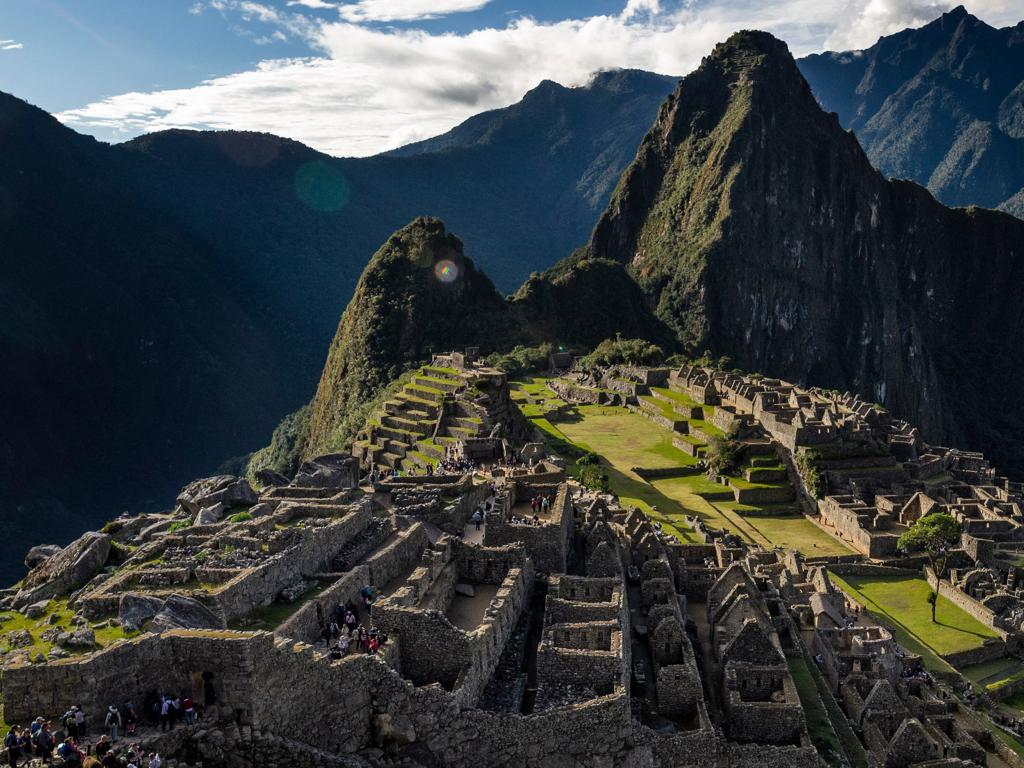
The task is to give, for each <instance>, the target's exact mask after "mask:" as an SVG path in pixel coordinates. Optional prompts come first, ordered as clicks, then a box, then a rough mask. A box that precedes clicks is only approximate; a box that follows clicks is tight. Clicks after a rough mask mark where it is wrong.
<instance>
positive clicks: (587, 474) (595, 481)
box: [576, 464, 608, 493]
mask: <svg viewBox="0 0 1024 768" xmlns="http://www.w3.org/2000/svg"><path fill="white" fill-rule="evenodd" d="M576 479H577V480H578V481H579V483H580V485H583V486H584V487H586V488H589V489H590V490H592V491H598V492H599V493H608V475H607V474H605V472H604V471H603V470H602V468H601V465H600V464H584V465H583V466H582V467H580V471H579V474H578V475H577V476H576Z"/></svg>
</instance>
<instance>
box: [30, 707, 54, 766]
mask: <svg viewBox="0 0 1024 768" xmlns="http://www.w3.org/2000/svg"><path fill="white" fill-rule="evenodd" d="M39 720H42V718H39ZM32 744H33V746H35V749H36V757H38V758H39V759H40V760H42V761H43V762H44V763H46V764H47V765H49V764H50V760H51V758H52V757H53V734H52V733H51V732H50V724H49V723H47V722H41V723H40V724H39V728H38V729H37V730H36V733H35V736H33V737H32Z"/></svg>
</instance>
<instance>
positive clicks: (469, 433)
mask: <svg viewBox="0 0 1024 768" xmlns="http://www.w3.org/2000/svg"><path fill="white" fill-rule="evenodd" d="M445 431H446V432H448V434H449V436H451V437H455V438H459V439H462V440H465V439H466V438H467V437H476V435H477V432H476V428H475V427H474V428H473V429H469V428H467V427H453V426H448V427H447V429H446V430H445Z"/></svg>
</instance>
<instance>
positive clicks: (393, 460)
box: [379, 451, 403, 469]
mask: <svg viewBox="0 0 1024 768" xmlns="http://www.w3.org/2000/svg"><path fill="white" fill-rule="evenodd" d="M402 458H403V457H402V456H399V455H398V454H397V453H388V452H386V451H385V452H384V453H383V454H381V457H380V462H379V463H381V464H387V465H388V466H389V467H391V468H392V469H394V468H395V467H398V466H399V465H400V464H401V461H402Z"/></svg>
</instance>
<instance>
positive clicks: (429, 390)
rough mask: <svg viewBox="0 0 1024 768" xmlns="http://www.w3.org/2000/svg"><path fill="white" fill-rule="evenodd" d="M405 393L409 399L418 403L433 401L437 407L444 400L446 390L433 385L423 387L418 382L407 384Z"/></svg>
mask: <svg viewBox="0 0 1024 768" xmlns="http://www.w3.org/2000/svg"><path fill="white" fill-rule="evenodd" d="M403 393H404V394H405V395H406V397H407V398H408V399H409V400H412V401H413V402H417V403H433V404H434V406H435V407H437V406H438V405H440V402H441V400H444V395H445V393H444V391H442V390H439V389H434V388H433V387H422V386H420V385H418V384H406V385H405V389H404V390H403Z"/></svg>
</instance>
